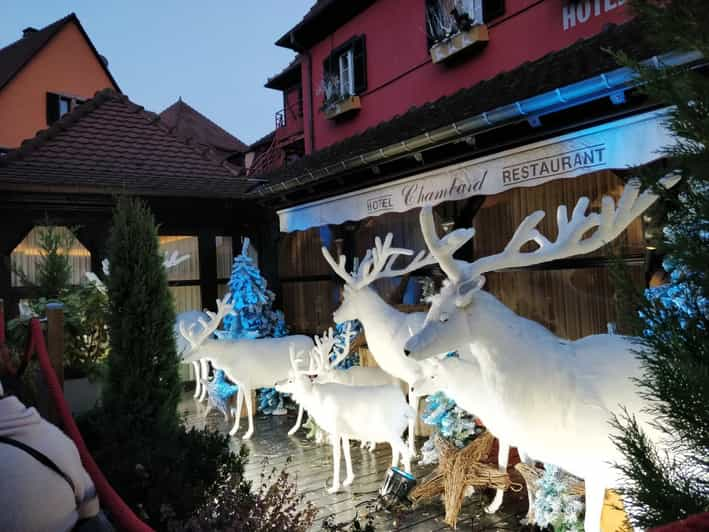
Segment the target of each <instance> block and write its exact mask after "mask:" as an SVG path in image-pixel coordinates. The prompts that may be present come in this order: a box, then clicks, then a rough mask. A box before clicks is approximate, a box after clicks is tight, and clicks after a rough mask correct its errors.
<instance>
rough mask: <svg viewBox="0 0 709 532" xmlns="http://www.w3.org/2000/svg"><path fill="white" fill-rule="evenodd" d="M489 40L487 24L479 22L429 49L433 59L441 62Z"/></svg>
mask: <svg viewBox="0 0 709 532" xmlns="http://www.w3.org/2000/svg"><path fill="white" fill-rule="evenodd" d="M488 40H489V37H488V33H487V26H486V25H485V24H478V25H477V26H473V27H472V28H470V29H469V30H468V31H461V32H460V33H456V34H455V35H452V36H451V37H448V38H447V39H446V40H444V41H441V42H437V43H436V44H434V45H433V46H431V49H430V50H429V51H430V53H431V59H432V60H433V62H434V63H440V62H442V61H445V60H446V59H448V58H449V57H452V56H454V55H456V54H458V53H460V52H462V51H463V50H468V49H471V48H472V47H473V46H475V45H478V46H480V45H482V44H485V43H487V41H488Z"/></svg>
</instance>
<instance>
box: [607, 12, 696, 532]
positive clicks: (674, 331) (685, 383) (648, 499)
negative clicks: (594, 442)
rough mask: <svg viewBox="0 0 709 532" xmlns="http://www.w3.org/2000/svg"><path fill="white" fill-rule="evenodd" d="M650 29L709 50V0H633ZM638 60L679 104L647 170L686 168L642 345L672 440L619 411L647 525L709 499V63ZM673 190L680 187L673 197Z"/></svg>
mask: <svg viewBox="0 0 709 532" xmlns="http://www.w3.org/2000/svg"><path fill="white" fill-rule="evenodd" d="M631 6H632V8H633V9H634V11H635V13H636V14H637V16H638V17H639V18H640V21H641V23H642V24H643V25H644V28H645V31H646V32H647V33H648V34H650V35H652V36H653V39H655V40H656V41H657V43H658V44H660V45H661V46H662V48H663V49H664V50H666V51H694V50H696V51H699V52H701V53H702V54H703V56H704V57H705V58H706V57H709V31H707V21H709V2H706V0H674V1H671V2H656V1H653V0H632V1H631ZM618 58H619V60H620V62H621V63H622V64H624V65H627V66H631V67H633V68H636V69H637V70H638V71H639V74H640V81H641V82H642V85H641V87H640V90H642V91H644V92H645V93H646V94H647V95H648V96H650V98H652V99H653V100H654V101H657V102H661V103H663V104H665V105H670V106H673V107H672V108H671V111H670V114H669V118H668V126H669V128H670V129H671V130H672V132H673V133H674V134H675V135H676V136H677V138H678V139H679V142H678V143H677V144H676V145H674V146H669V147H667V148H666V150H665V156H666V165H665V166H664V167H663V168H660V167H654V168H652V169H650V170H648V171H643V172H641V177H642V179H643V181H644V184H645V185H646V186H652V187H654V186H655V185H656V183H657V181H658V179H659V177H660V175H664V174H666V173H667V172H669V171H675V172H679V173H680V174H681V175H682V177H683V180H682V183H681V184H680V186H679V187H677V188H678V189H679V194H678V193H677V192H669V193H663V194H664V195H665V197H666V198H667V199H668V202H667V219H666V224H665V227H664V230H663V236H662V242H660V250H661V251H662V252H663V253H664V254H665V257H666V259H665V261H664V265H665V269H666V270H669V271H670V272H671V276H670V283H669V284H668V285H666V286H664V287H661V288H657V289H649V290H647V291H646V292H645V294H644V297H643V298H641V302H640V305H641V313H640V316H641V317H642V318H643V322H644V323H643V324H642V331H641V344H640V345H639V346H638V353H639V355H638V356H639V357H640V360H641V362H642V365H643V370H644V373H643V377H642V378H641V379H640V382H639V384H640V386H641V388H642V392H643V393H644V395H645V397H646V398H647V399H648V400H649V402H650V404H651V405H652V409H651V413H652V414H653V415H654V417H655V420H656V425H657V427H658V428H659V429H660V430H661V431H662V432H663V433H664V436H665V437H666V438H667V440H668V441H669V442H671V445H670V447H669V448H665V447H663V448H662V449H660V448H658V447H656V446H654V445H653V443H652V442H651V441H650V440H649V439H648V438H647V436H646V434H644V433H643V431H642V430H641V429H640V428H639V427H638V425H637V424H636V422H635V420H634V419H633V418H631V417H628V416H625V417H621V418H620V419H617V420H616V428H617V429H618V436H617V438H616V444H617V445H618V446H619V448H620V450H621V451H622V452H623V454H624V456H625V458H626V461H625V463H624V464H623V465H619V468H620V469H621V471H622V472H623V474H624V476H625V477H626V479H627V484H626V486H625V488H624V490H623V491H624V495H625V499H626V502H627V504H626V509H627V510H628V512H629V515H630V519H631V521H632V522H633V524H635V525H636V526H640V527H642V528H648V527H652V526H656V525H660V524H664V523H668V522H672V521H676V520H679V519H682V518H685V517H687V516H688V515H691V514H694V513H699V512H705V511H707V510H708V509H709V406H708V405H709V299H708V298H709V150H707V146H709V77H707V72H706V68H704V67H697V65H696V64H695V65H692V67H677V68H669V69H659V70H658V69H652V68H643V67H640V65H638V64H635V63H633V62H632V61H630V60H629V59H628V57H627V56H624V55H623V54H622V53H621V54H619V55H618ZM672 196H674V197H672Z"/></svg>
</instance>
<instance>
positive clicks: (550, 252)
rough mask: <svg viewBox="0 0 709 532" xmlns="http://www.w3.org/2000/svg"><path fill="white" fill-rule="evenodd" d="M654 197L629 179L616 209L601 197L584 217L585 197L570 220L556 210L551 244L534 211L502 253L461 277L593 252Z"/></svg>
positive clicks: (671, 179)
mask: <svg viewBox="0 0 709 532" xmlns="http://www.w3.org/2000/svg"><path fill="white" fill-rule="evenodd" d="M679 179H680V177H679V176H676V175H670V176H667V177H665V178H663V179H662V180H661V181H660V183H661V184H662V186H664V187H665V188H670V187H672V186H674V185H675V184H676V183H677V182H678V181H679ZM657 198H658V196H657V195H656V194H653V193H652V192H651V191H649V190H646V191H645V192H643V193H642V194H640V184H639V183H638V182H637V181H636V180H632V181H630V182H628V183H627V184H626V186H625V189H624V190H623V194H622V196H621V198H620V200H618V205H617V206H616V204H615V201H614V200H613V198H611V197H609V196H604V197H603V198H602V200H601V212H600V213H595V212H594V213H590V214H586V209H587V208H588V205H589V203H590V200H589V199H588V198H586V197H581V198H580V199H579V200H578V202H577V203H576V206H575V207H574V210H573V212H572V214H571V218H570V219H569V217H568V212H567V209H566V206H565V205H560V206H559V207H558V208H557V211H556V221H557V224H558V228H559V233H558V236H557V238H556V240H555V241H554V242H550V241H549V240H548V239H547V238H546V237H545V236H544V235H542V234H541V233H540V232H539V230H538V229H537V225H539V222H541V220H542V218H544V214H545V213H544V211H536V212H533V213H532V214H530V215H529V216H527V217H526V218H525V219H524V220H522V223H521V224H520V225H519V227H518V228H517V230H516V231H515V233H514V235H513V236H512V239H511V240H510V241H509V243H508V244H507V246H505V249H504V251H502V252H501V253H498V254H496V255H490V256H487V257H482V258H480V259H478V260H476V261H475V262H473V263H467V264H465V276H464V277H465V279H475V278H477V277H479V276H480V275H482V274H483V273H485V272H490V271H495V270H501V269H505V268H519V267H522V266H531V265H533V264H541V263H543V262H550V261H553V260H558V259H562V258H566V257H572V256H574V255H582V254H585V253H589V252H591V251H594V250H596V249H598V248H600V247H602V246H604V245H605V244H607V243H608V242H610V241H612V240H613V239H614V238H616V237H617V236H618V235H619V234H620V233H622V232H623V231H624V230H625V229H626V227H628V225H630V223H631V222H632V221H633V220H634V219H635V218H636V217H637V216H639V215H640V214H641V213H642V212H643V211H645V210H646V209H647V208H648V207H650V205H652V204H653V203H654V202H655V201H656V200H657ZM594 228H595V231H594V232H593V234H591V235H590V236H588V237H586V238H584V235H585V234H586V233H587V232H588V231H590V230H592V229H594ZM528 242H536V243H537V246H538V247H537V248H536V249H535V250H533V251H527V252H523V251H521V249H522V247H523V246H524V245H525V244H527V243H528Z"/></svg>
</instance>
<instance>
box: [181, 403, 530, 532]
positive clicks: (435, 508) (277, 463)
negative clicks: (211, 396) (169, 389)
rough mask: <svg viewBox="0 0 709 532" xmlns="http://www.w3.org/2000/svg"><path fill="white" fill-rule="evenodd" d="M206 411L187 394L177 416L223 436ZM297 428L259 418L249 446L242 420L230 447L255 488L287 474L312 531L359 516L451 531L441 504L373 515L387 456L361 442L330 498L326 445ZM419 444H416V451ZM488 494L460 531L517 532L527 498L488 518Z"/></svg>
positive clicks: (471, 508)
mask: <svg viewBox="0 0 709 532" xmlns="http://www.w3.org/2000/svg"><path fill="white" fill-rule="evenodd" d="M204 410H205V407H204V406H203V405H201V404H199V403H197V402H196V401H195V400H194V399H193V398H192V394H191V393H185V395H184V396H183V399H182V402H181V403H180V411H181V413H182V414H183V415H184V416H185V422H186V423H187V425H188V426H194V427H196V428H209V429H211V430H216V431H219V432H222V433H227V432H228V431H229V429H230V428H231V424H227V423H226V422H225V420H224V416H223V415H222V414H221V413H220V412H217V411H214V410H213V411H212V412H210V413H209V415H208V416H207V418H205V417H204V415H203V412H204ZM294 423H295V412H289V413H288V415H286V416H266V415H261V414H259V415H258V416H256V418H255V419H254V434H253V436H252V438H251V439H250V440H248V441H243V440H242V439H241V436H242V435H243V434H244V432H245V430H246V427H247V420H246V418H242V420H241V427H240V430H239V433H238V434H237V435H236V436H235V437H233V438H232V439H231V446H232V449H233V450H234V451H238V450H239V448H240V446H242V445H244V446H245V447H247V448H248V450H249V456H250V459H249V463H248V464H247V466H246V476H247V478H248V479H250V480H252V481H253V482H254V485H257V484H258V483H259V481H260V475H261V473H262V471H264V462H265V463H266V464H267V466H266V471H267V472H268V471H270V470H271V468H276V469H277V470H281V469H283V468H286V469H287V471H288V472H289V473H291V474H292V476H293V477H294V478H295V480H296V481H297V486H298V492H299V493H301V494H303V495H304V496H305V497H306V499H307V500H308V501H310V502H312V503H313V504H314V505H315V506H316V507H317V508H318V517H317V520H316V522H315V525H314V526H313V528H312V530H321V525H322V522H323V520H324V519H325V518H326V517H327V516H329V515H332V516H333V519H334V522H335V523H344V522H349V521H352V519H354V518H355V516H356V515H359V517H360V522H361V523H362V524H364V519H363V518H364V517H365V516H366V515H368V514H371V515H372V516H373V518H374V525H375V527H376V530H377V532H384V531H389V530H407V531H416V532H424V531H425V532H429V531H434V530H450V528H449V527H448V526H447V525H446V524H445V523H444V522H443V517H444V510H443V504H442V503H441V501H439V500H433V501H430V502H428V503H425V504H419V505H418V506H417V507H416V508H413V509H407V510H403V511H400V512H398V513H392V512H389V511H387V510H376V508H375V502H376V498H377V490H378V488H379V487H380V486H381V484H382V482H383V480H384V476H385V474H386V471H387V470H388V468H389V467H390V466H391V450H390V448H389V446H388V445H386V444H381V445H378V446H377V448H376V450H375V451H374V452H369V451H368V450H366V449H360V447H359V442H352V443H351V454H352V467H353V469H354V474H355V480H354V482H353V484H352V485H351V486H348V487H343V488H341V490H340V492H339V493H336V494H334V495H330V494H328V493H327V491H326V490H327V488H328V487H329V486H330V485H331V482H332V450H331V447H330V446H329V445H324V444H316V443H315V442H313V441H312V440H309V439H307V438H306V429H304V428H301V429H300V430H298V432H297V433H296V434H295V435H294V436H288V434H287V433H288V430H289V429H290V428H291V427H292V426H293V424H294ZM422 443H423V440H420V441H419V442H418V445H417V447H420V446H421V444H422ZM415 462H416V461H414V464H413V474H414V475H415V476H416V478H418V479H421V478H423V477H424V476H425V475H426V474H428V473H429V472H430V471H431V470H432V469H433V468H434V466H420V465H417V464H416V463H415ZM341 468H342V469H341V479H344V478H345V470H344V468H345V466H344V457H343V458H342V464H341ZM492 495H493V492H492V491H491V490H487V491H484V492H482V493H476V494H475V495H473V496H472V497H469V498H468V499H466V501H465V504H464V506H463V509H462V510H461V513H460V516H459V519H458V527H457V529H458V530H475V531H493V530H521V529H522V528H523V527H522V526H521V525H520V524H519V522H520V519H521V518H522V517H523V516H524V514H525V512H526V495H524V494H523V493H507V494H505V502H504V503H503V505H502V508H501V510H500V511H498V513H496V514H495V515H487V514H486V513H485V512H484V511H483V508H484V506H485V504H487V503H488V502H489V501H490V500H491V498H492Z"/></svg>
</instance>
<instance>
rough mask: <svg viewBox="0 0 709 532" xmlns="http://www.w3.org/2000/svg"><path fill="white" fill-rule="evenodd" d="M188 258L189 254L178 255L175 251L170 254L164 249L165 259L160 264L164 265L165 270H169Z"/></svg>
mask: <svg viewBox="0 0 709 532" xmlns="http://www.w3.org/2000/svg"><path fill="white" fill-rule="evenodd" d="M189 258H190V256H189V255H180V254H179V253H178V252H177V251H173V252H172V254H170V253H169V252H168V251H166V252H165V260H164V261H163V263H162V265H163V266H164V267H165V269H166V270H169V269H170V268H174V267H175V266H177V265H178V264H181V263H183V262H185V261H186V260H189Z"/></svg>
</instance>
